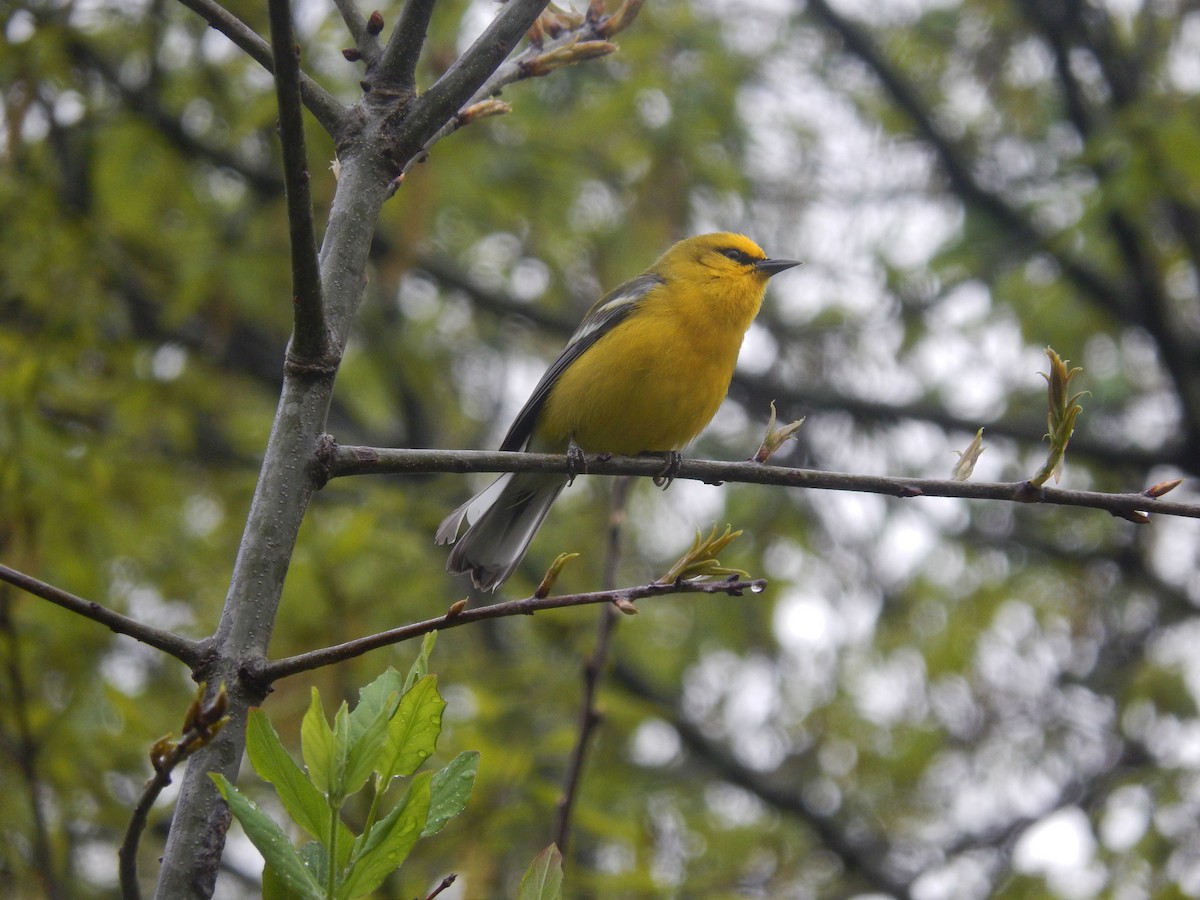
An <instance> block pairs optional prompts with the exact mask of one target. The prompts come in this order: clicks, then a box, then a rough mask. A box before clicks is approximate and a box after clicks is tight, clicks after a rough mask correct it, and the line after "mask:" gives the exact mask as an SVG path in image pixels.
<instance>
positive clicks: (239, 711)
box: [156, 0, 546, 900]
mask: <svg viewBox="0 0 1200 900" xmlns="http://www.w3.org/2000/svg"><path fill="white" fill-rule="evenodd" d="M185 2H188V3H189V4H190V3H197V2H200V3H206V4H207V3H208V0H185ZM545 5H546V0H512V2H510V3H509V4H508V5H506V6H505V7H504V9H503V10H502V11H501V12H500V14H499V15H498V16H497V17H496V19H495V20H494V21H493V22H492V24H491V25H490V26H489V27H488V28H487V29H486V30H485V31H484V34H483V35H482V36H481V37H480V39H479V40H478V41H476V43H475V44H473V45H472V46H471V48H470V49H469V50H468V51H467V52H466V54H464V56H463V57H462V58H461V59H460V60H459V61H458V62H457V63H455V65H454V66H452V67H451V70H450V71H449V72H447V74H446V75H445V76H443V78H442V79H441V80H440V81H439V82H438V84H440V85H443V86H442V88H441V89H440V91H438V92H437V93H436V94H435V96H434V97H433V98H432V99H430V100H429V101H428V102H426V103H425V104H423V105H421V114H420V116H418V117H416V118H415V119H412V118H411V117H406V116H404V109H405V108H406V103H405V102H404V101H403V99H402V98H396V97H392V98H390V99H389V98H388V97H386V96H377V97H372V94H371V93H370V92H368V94H367V95H366V97H365V98H364V104H363V106H362V108H361V109H360V111H359V114H358V115H357V116H356V117H355V118H354V120H353V121H354V127H355V131H354V133H353V135H339V137H340V138H341V140H339V147H338V156H339V162H340V163H341V168H340V174H339V178H338V185H337V191H336V193H335V194H334V199H333V208H332V210H331V211H330V216H329V222H328V224H327V226H326V229H325V238H324V241H323V242H322V245H321V252H320V254H319V257H318V262H319V267H320V282H321V290H322V292H323V295H324V301H325V308H324V312H325V324H326V327H327V328H328V330H329V334H330V338H329V350H330V354H329V355H330V356H332V357H334V358H335V359H336V357H338V356H339V355H340V353H341V351H342V349H343V348H344V346H345V342H346V338H347V336H348V333H349V327H350V322H351V320H352V319H353V317H354V314H355V313H356V311H357V309H358V305H359V303H360V302H361V300H362V294H363V287H364V285H365V283H366V265H367V254H368V251H369V249H370V246H371V238H372V235H373V234H374V231H375V223H376V222H377V220H378V217H379V211H380V209H381V208H382V206H383V203H384V201H385V200H386V199H387V197H388V195H389V188H390V185H391V182H392V179H393V178H394V177H395V175H396V174H397V173H398V172H399V171H400V169H401V168H402V167H403V165H404V164H405V163H406V162H407V161H408V159H409V157H410V156H411V155H412V154H413V153H416V152H417V151H418V150H419V149H420V147H421V145H422V144H423V143H424V141H425V140H427V139H428V137H429V136H430V135H432V134H433V133H434V132H436V131H437V129H438V128H439V127H441V125H442V124H444V122H445V121H446V120H448V119H449V118H450V117H451V116H454V115H455V114H456V113H457V112H458V106H459V105H460V104H461V102H462V101H463V100H465V99H466V98H467V97H469V96H470V95H471V93H472V92H473V91H474V90H475V89H477V88H478V86H479V85H480V84H481V83H482V82H483V81H484V80H485V79H486V78H487V77H488V75H489V74H490V73H491V72H492V71H493V70H494V69H495V68H496V67H497V66H498V65H499V64H500V63H501V62H503V60H504V58H505V57H506V56H507V55H508V53H509V52H510V51H511V49H512V47H514V46H515V45H516V43H517V41H518V40H519V39H520V37H521V35H522V34H524V32H525V31H526V30H527V29H528V28H529V26H530V25H531V24H532V22H533V20H534V19H535V18H536V17H537V15H538V14H539V13H540V12H541V10H542V9H543V8H544V7H545ZM259 40H261V39H259ZM250 43H253V41H251V42H250ZM451 73H453V77H451ZM435 87H436V86H435ZM431 93H432V91H431ZM418 105H420V104H418ZM439 115H441V116H442V118H441V119H440V120H439V118H438V116H439ZM343 118H344V117H343ZM339 124H342V121H341V120H339ZM295 339H296V336H295V335H293V340H295ZM335 373H336V362H333V363H332V364H331V365H329V366H328V367H324V368H320V367H318V368H316V369H314V370H309V371H300V370H299V369H298V368H296V367H287V368H286V369H285V374H284V383H283V390H282V392H281V395H280V398H279V404H278V406H277V407H276V412H275V421H274V423H273V425H272V427H271V435H270V437H269V439H268V442H267V448H266V452H265V453H264V455H263V465H262V470H261V471H260V473H259V480H258V483H257V485H256V486H255V491H254V498H253V500H252V501H251V504H250V512H249V515H248V516H247V519H246V526H245V529H244V531H243V533H242V541H241V545H240V546H239V548H238V555H237V559H236V561H235V562H234V570H233V576H232V579H231V581H230V586H229V591H228V593H227V595H226V598H225V605H224V607H223V609H222V612H221V619H220V622H219V624H218V625H217V630H216V633H215V635H214V637H213V639H212V641H211V648H210V649H211V655H210V657H209V658H208V660H207V661H206V662H205V664H203V665H202V666H200V667H199V670H198V671H197V672H195V673H194V676H195V677H196V678H197V679H198V680H204V681H206V682H207V683H208V684H210V685H220V684H225V685H226V686H227V688H228V693H229V717H230V721H229V724H228V725H227V726H226V727H225V728H224V729H223V730H222V731H221V732H220V734H218V735H217V736H216V737H215V738H214V740H213V741H212V742H211V743H210V744H208V745H207V746H205V747H204V748H203V749H201V750H199V751H198V752H197V753H196V754H195V755H193V756H192V757H191V758H190V759H189V761H188V767H187V772H186V774H185V775H184V777H183V779H182V783H181V785H180V792H179V802H178V804H177V806H176V809H175V816H174V819H173V821H172V827H171V832H170V835H169V837H168V840H167V847H166V851H165V853H164V855H163V868H162V872H161V874H160V877H159V882H158V890H157V893H156V897H158V898H160V900H178V898H186V897H201V898H204V897H209V896H211V895H212V892H213V889H214V887H215V884H216V873H217V869H218V864H219V862H220V856H221V851H222V849H223V847H224V843H225V832H226V829H227V828H228V826H229V811H228V808H227V807H226V806H225V804H224V802H223V801H222V800H221V798H220V795H219V794H218V793H217V791H216V788H215V787H214V786H213V784H212V781H211V780H210V779H209V777H208V773H210V772H219V773H220V774H222V775H224V776H225V777H226V778H228V779H229V780H230V781H231V782H233V781H236V780H237V775H238V769H239V767H240V763H241V758H242V753H243V750H244V748H245V739H246V712H247V710H248V708H249V707H250V706H252V705H255V704H257V703H261V702H262V699H263V697H264V696H265V694H266V691H267V686H266V684H265V683H263V682H262V681H261V680H259V679H257V678H255V677H254V671H255V663H256V662H258V661H260V660H261V658H262V657H263V656H265V654H266V650H267V646H268V644H269V642H270V639H271V633H272V631H273V630H274V624H275V618H276V616H277V614H278V609H279V602H280V598H281V596H282V592H283V583H284V578H285V576H286V575H287V570H288V566H289V563H290V561H291V557H292V553H293V552H294V549H295V545H296V537H297V535H298V534H299V531H300V525H301V523H302V522H303V520H304V515H305V513H306V511H307V509H308V505H309V502H310V501H311V499H312V495H313V493H314V492H315V491H316V490H317V488H318V486H319V485H321V484H323V483H324V478H325V475H324V473H323V472H322V471H321V469H320V467H319V465H318V464H317V458H316V450H317V446H318V442H319V440H320V437H321V435H322V434H323V433H324V431H325V423H326V419H327V417H328V412H329V404H330V400H331V398H332V395H333V383H334V375H335Z"/></svg>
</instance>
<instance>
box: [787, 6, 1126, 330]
mask: <svg viewBox="0 0 1200 900" xmlns="http://www.w3.org/2000/svg"><path fill="white" fill-rule="evenodd" d="M807 9H808V11H809V12H810V13H811V14H812V15H813V16H815V17H816V18H817V19H818V20H819V21H820V22H822V23H824V24H825V25H826V26H827V27H828V28H829V29H830V30H832V31H833V32H834V33H835V34H837V36H838V37H839V38H840V39H841V40H842V43H843V44H844V45H845V47H846V50H847V51H848V52H849V53H851V54H852V55H854V56H855V57H857V58H858V59H859V60H860V61H861V62H863V63H864V64H865V65H866V66H867V68H868V69H870V70H871V71H872V72H873V73H874V74H875V77H876V78H878V79H879V82H880V83H881V84H882V85H883V87H884V89H885V90H886V91H887V92H888V93H889V94H890V95H891V97H892V100H893V101H894V102H895V104H896V105H897V106H898V107H900V109H901V110H903V111H904V113H905V114H906V115H907V116H908V117H909V118H910V119H911V120H912V122H913V125H914V127H915V128H916V130H917V132H918V133H919V134H920V135H921V137H922V138H924V140H925V141H926V142H927V143H928V144H929V146H930V147H932V148H933V151H934V153H935V155H936V156H937V159H938V161H939V162H940V163H941V166H942V169H943V171H944V172H945V173H946V176H947V177H948V178H949V179H950V183H951V185H952V187H953V188H954V191H955V193H957V194H958V196H959V197H961V198H962V199H963V200H964V201H965V202H966V203H967V204H969V205H970V206H973V207H975V208H977V209H978V210H980V211H981V212H982V213H984V214H985V215H987V216H988V217H989V218H991V219H993V220H995V221H996V222H997V223H999V224H1000V225H1001V226H1002V227H1003V228H1005V229H1006V230H1009V231H1011V232H1012V233H1013V234H1015V235H1017V236H1019V237H1020V238H1021V240H1022V241H1024V242H1026V243H1027V244H1029V245H1030V246H1033V247H1036V248H1038V249H1039V250H1041V251H1042V252H1044V253H1047V254H1049V255H1050V256H1052V257H1053V258H1054V260H1055V261H1056V262H1057V263H1058V264H1059V265H1060V266H1061V267H1062V270H1063V272H1064V273H1065V274H1066V275H1068V276H1069V277H1070V279H1071V281H1073V282H1074V283H1075V285H1076V286H1077V287H1078V288H1079V289H1080V290H1082V291H1083V292H1084V293H1086V294H1087V295H1088V296H1090V297H1091V298H1092V299H1093V300H1094V301H1095V302H1096V303H1097V304H1099V305H1100V306H1101V307H1103V308H1104V309H1105V310H1106V311H1107V312H1108V313H1109V314H1110V315H1112V316H1114V317H1116V318H1117V319H1118V320H1121V321H1124V320H1125V319H1127V318H1128V314H1129V303H1128V300H1127V299H1126V297H1125V295H1124V292H1123V291H1122V290H1121V288H1120V287H1119V286H1117V285H1114V284H1112V283H1111V282H1110V281H1108V280H1107V279H1106V278H1105V277H1104V276H1103V275H1102V274H1100V273H1099V272H1097V271H1095V270H1094V269H1092V268H1091V267H1090V266H1088V265H1086V264H1084V263H1083V262H1081V261H1080V260H1078V259H1076V258H1075V257H1074V256H1072V255H1070V254H1069V253H1067V252H1066V251H1065V250H1063V249H1062V248H1061V247H1058V246H1056V245H1055V242H1054V241H1053V239H1052V238H1051V237H1050V236H1047V235H1045V234H1043V233H1042V231H1041V230H1040V229H1039V228H1038V227H1037V226H1036V225H1035V224H1034V223H1033V222H1032V221H1031V220H1030V219H1029V218H1028V217H1026V216H1025V215H1024V214H1023V213H1022V212H1021V211H1020V210H1018V209H1017V208H1016V207H1014V206H1012V205H1011V204H1009V203H1008V201H1007V200H1005V199H1004V198H1003V197H1001V196H1000V195H999V194H996V193H995V192H993V191H990V190H988V189H987V188H986V187H984V186H983V185H982V184H980V183H979V179H978V178H976V177H975V174H974V172H972V171H971V166H970V163H969V162H968V160H966V159H965V158H964V157H963V156H962V154H961V153H960V150H959V148H958V147H956V146H955V145H954V142H953V141H952V140H951V139H950V138H949V137H948V136H947V135H946V134H944V133H943V132H942V130H941V129H940V128H939V127H938V126H937V124H936V123H935V121H934V119H933V116H932V115H930V112H929V109H928V108H927V107H926V105H925V103H924V102H923V101H922V100H921V98H920V97H919V96H918V95H917V92H916V90H915V89H914V88H913V86H912V85H911V84H909V83H908V82H907V81H906V80H905V79H904V78H903V77H902V76H901V75H900V73H899V72H898V71H897V70H896V69H895V67H894V66H892V64H891V63H890V62H889V61H888V60H887V59H886V57H885V56H884V55H883V53H882V52H881V51H880V50H879V48H878V47H877V46H876V45H875V42H874V41H872V40H871V37H870V35H868V34H867V32H866V30H865V29H863V28H861V27H859V26H858V25H856V24H854V23H853V22H851V21H850V20H849V19H847V18H846V17H845V16H843V15H841V14H840V13H838V12H837V11H835V10H834V9H833V8H832V7H831V6H830V5H829V3H828V2H827V0H810V2H809V3H808V6H807Z"/></svg>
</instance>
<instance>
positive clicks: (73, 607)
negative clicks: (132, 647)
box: [0, 565, 203, 669]
mask: <svg viewBox="0 0 1200 900" xmlns="http://www.w3.org/2000/svg"><path fill="white" fill-rule="evenodd" d="M0 581H6V582H8V583H9V584H11V585H12V586H13V587H17V588H20V589H21V590H23V591H25V592H26V593H29V594H33V595H34V596H35V597H41V598H42V599H43V600H49V601H50V602H51V603H54V604H56V605H58V606H61V607H62V608H63V609H67V610H70V611H71V612H73V613H78V614H79V615H81V616H83V617H84V618H86V619H92V620H93V621H95V622H99V623H100V624H101V625H106V626H108V628H109V629H110V630H112V631H115V632H116V633H117V634H124V635H128V636H129V637H131V638H133V639H134V640H137V641H141V642H142V643H143V644H147V645H148V646H151V647H154V648H155V649H158V650H161V651H163V653H166V654H168V655H170V656H173V657H175V658H176V659H177V660H179V661H180V662H182V663H183V664H184V665H186V666H188V667H189V668H192V669H194V668H196V666H198V665H199V664H200V662H201V658H202V655H203V654H202V650H201V648H202V645H201V643H200V642H198V641H193V640H191V639H190V638H185V637H183V636H182V635H178V634H175V633H174V632H172V631H163V630H162V629H160V628H154V627H152V626H150V625H146V624H144V623H142V622H139V621H137V619H131V618H129V617H128V616H123V615H121V614H120V613H119V612H114V611H113V610H111V609H109V608H108V607H106V606H101V605H100V604H99V603H96V602H94V601H92V600H84V599H83V598H82V597H76V596H75V595H74V594H69V593H67V592H66V591H64V590H62V589H61V588H56V587H55V586H54V585H52V584H47V583H46V582H44V581H39V580H38V579H36V578H34V577H33V576H31V575H26V574H25V573H24V572H18V571H17V570H16V569H10V568H9V567H8V566H5V565H0Z"/></svg>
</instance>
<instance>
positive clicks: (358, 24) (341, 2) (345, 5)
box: [334, 0, 379, 66]
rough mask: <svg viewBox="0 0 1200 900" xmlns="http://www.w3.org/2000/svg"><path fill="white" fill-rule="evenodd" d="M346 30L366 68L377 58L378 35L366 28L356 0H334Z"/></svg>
mask: <svg viewBox="0 0 1200 900" xmlns="http://www.w3.org/2000/svg"><path fill="white" fill-rule="evenodd" d="M334 3H335V5H336V6H337V8H338V12H340V13H341V14H342V21H343V22H345V23H346V30H347V31H349V32H350V37H351V38H353V39H354V46H355V47H357V48H358V52H359V53H360V54H361V55H362V58H363V62H365V63H366V64H367V65H368V66H369V65H371V64H372V63H373V62H375V60H376V59H377V58H378V57H379V33H378V32H377V31H374V30H372V28H370V27H368V24H367V18H366V17H365V16H364V15H363V14H362V11H361V10H360V9H359V8H358V0H334Z"/></svg>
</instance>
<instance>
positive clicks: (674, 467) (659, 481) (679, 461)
mask: <svg viewBox="0 0 1200 900" xmlns="http://www.w3.org/2000/svg"><path fill="white" fill-rule="evenodd" d="M662 455H663V457H664V458H665V460H666V463H665V464H664V465H663V467H662V471H660V472H659V473H658V474H657V475H655V476H654V478H653V481H654V485H655V487H660V488H662V489H663V490H664V491H665V490H666V489H667V488H669V487H670V486H671V482H672V481H674V480H675V476H676V475H678V474H679V467H680V466H682V465H683V454H681V453H680V452H679V451H678V450H668V451H666V452H665V453H663V454H662Z"/></svg>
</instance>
